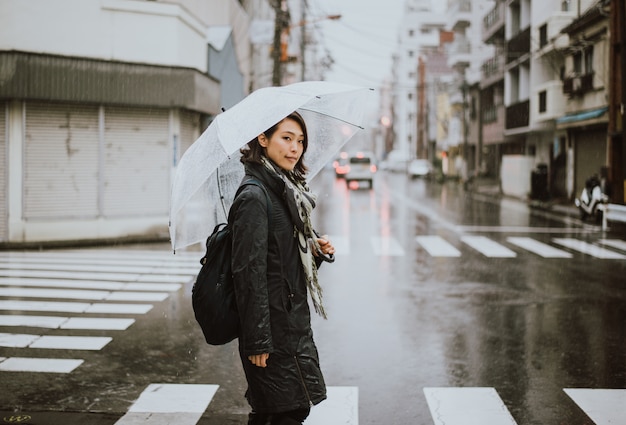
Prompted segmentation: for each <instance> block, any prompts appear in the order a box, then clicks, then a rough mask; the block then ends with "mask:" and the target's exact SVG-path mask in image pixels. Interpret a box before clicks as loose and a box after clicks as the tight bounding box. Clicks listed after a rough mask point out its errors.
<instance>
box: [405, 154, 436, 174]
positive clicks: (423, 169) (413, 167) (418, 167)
mask: <svg viewBox="0 0 626 425" xmlns="http://www.w3.org/2000/svg"><path fill="white" fill-rule="evenodd" d="M432 172H433V166H432V165H431V163H430V161H428V160H427V159H414V160H413V161H411V162H410V163H409V167H408V168H407V173H408V174H409V176H410V177H411V178H417V177H422V178H428V177H430V176H431V174H432Z"/></svg>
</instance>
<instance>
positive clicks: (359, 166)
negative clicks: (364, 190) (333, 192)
mask: <svg viewBox="0 0 626 425" xmlns="http://www.w3.org/2000/svg"><path fill="white" fill-rule="evenodd" d="M374 174H376V164H375V163H374V158H373V157H372V156H371V155H368V154H364V153H357V154H356V155H353V156H351V157H350V158H349V159H348V170H347V172H346V174H345V175H344V179H346V184H347V185H348V187H350V183H351V182H354V181H366V182H368V184H369V186H370V189H371V188H372V187H374Z"/></svg>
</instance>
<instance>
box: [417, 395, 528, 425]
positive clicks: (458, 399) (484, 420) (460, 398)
mask: <svg viewBox="0 0 626 425" xmlns="http://www.w3.org/2000/svg"><path fill="white" fill-rule="evenodd" d="M424 394H425V395H426V401H427V402H428V407H429V409H430V413H431V415H432V417H433V421H434V423H435V425H486V424H489V425H515V424H516V422H515V420H514V419H513V417H512V416H511V414H510V413H509V411H508V409H507V408H506V406H505V405H504V403H503V402H502V399H501V398H500V396H499V395H498V393H497V392H496V390H495V389H494V388H472V387H467V388H454V387H450V388H424Z"/></svg>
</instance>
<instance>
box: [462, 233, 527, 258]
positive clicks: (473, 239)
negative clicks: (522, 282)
mask: <svg viewBox="0 0 626 425" xmlns="http://www.w3.org/2000/svg"><path fill="white" fill-rule="evenodd" d="M461 240H462V241H463V242H464V243H466V244H468V245H469V246H471V247H472V248H474V249H475V250H476V251H478V252H480V253H481V254H483V255H484V256H486V257H490V258H515V257H516V256H517V254H516V253H515V252H514V251H511V250H510V249H508V248H507V247H505V246H503V245H500V244H499V243H497V242H494V241H492V240H491V239H489V238H487V237H485V236H463V237H462V238H461Z"/></svg>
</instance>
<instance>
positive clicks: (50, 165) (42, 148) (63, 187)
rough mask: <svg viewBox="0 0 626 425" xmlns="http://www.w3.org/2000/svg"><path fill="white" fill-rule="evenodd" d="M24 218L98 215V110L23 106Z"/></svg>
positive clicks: (69, 106) (61, 106) (71, 106)
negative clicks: (24, 116) (24, 130)
mask: <svg viewBox="0 0 626 425" xmlns="http://www.w3.org/2000/svg"><path fill="white" fill-rule="evenodd" d="M25 135H26V137H25V147H24V218H26V219H37V218H87V217H94V216H97V214H98V191H97V188H98V186H97V182H98V108H97V107H88V106H82V105H81V106H80V107H77V106H73V105H55V104H35V103H33V104H31V103H27V104H26V132H25Z"/></svg>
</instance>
